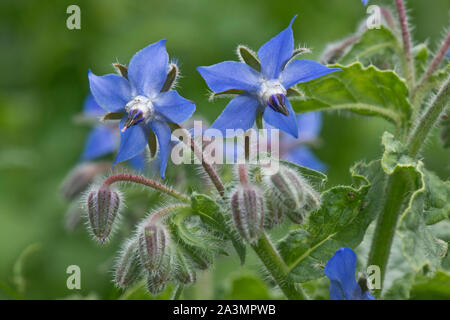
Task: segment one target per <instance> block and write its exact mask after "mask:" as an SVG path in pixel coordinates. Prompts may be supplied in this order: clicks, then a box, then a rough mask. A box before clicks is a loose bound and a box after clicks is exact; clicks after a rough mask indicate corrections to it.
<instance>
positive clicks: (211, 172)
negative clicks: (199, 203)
mask: <svg viewBox="0 0 450 320" xmlns="http://www.w3.org/2000/svg"><path fill="white" fill-rule="evenodd" d="M176 126H177V128H178V129H181V130H183V142H184V143H186V144H187V145H189V146H190V148H191V150H192V151H193V152H194V156H195V157H196V158H197V159H198V160H199V161H200V162H201V164H202V167H203V169H204V170H205V172H206V174H207V175H208V176H209V178H210V179H211V181H212V183H213V184H214V186H215V187H216V189H217V191H218V192H219V194H220V196H222V197H223V196H224V194H225V187H224V186H223V183H222V180H221V179H220V177H219V175H218V174H217V172H216V170H215V169H214V168H213V166H212V165H211V164H209V163H208V162H207V161H206V160H205V157H204V156H203V151H202V149H200V148H199V146H198V145H197V143H196V142H195V140H194V138H193V137H192V136H191V134H190V133H189V131H187V130H186V129H184V128H183V127H181V126H180V125H178V124H176ZM188 141H189V142H188Z"/></svg>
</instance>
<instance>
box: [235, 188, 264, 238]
mask: <svg viewBox="0 0 450 320" xmlns="http://www.w3.org/2000/svg"><path fill="white" fill-rule="evenodd" d="M231 212H232V214H233V221H234V224H235V226H236V229H237V230H238V232H239V234H240V235H241V236H242V238H244V239H245V240H247V241H249V242H255V241H257V240H258V238H259V236H260V234H261V232H262V231H263V227H264V226H263V223H264V200H263V197H262V196H261V193H260V192H259V190H258V189H256V188H255V187H253V186H251V185H240V186H239V187H238V189H237V190H236V191H235V192H234V194H233V195H232V196H231Z"/></svg>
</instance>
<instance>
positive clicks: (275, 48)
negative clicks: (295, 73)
mask: <svg viewBox="0 0 450 320" xmlns="http://www.w3.org/2000/svg"><path fill="white" fill-rule="evenodd" d="M295 18H297V16H295V17H294V18H292V20H291V23H289V26H288V27H287V28H286V29H284V30H283V31H281V32H280V33H279V34H278V35H276V36H275V37H273V38H272V39H270V40H269V41H268V42H266V43H265V44H264V45H263V46H262V47H261V48H260V49H259V50H258V57H259V60H260V61H261V72H262V74H263V75H264V76H265V77H266V78H267V79H269V80H270V79H277V78H278V76H279V75H280V72H281V71H282V70H283V68H284V66H285V65H286V63H287V62H288V61H289V59H290V58H291V57H292V52H293V51H294V35H293V33H292V23H293V22H294V20H295Z"/></svg>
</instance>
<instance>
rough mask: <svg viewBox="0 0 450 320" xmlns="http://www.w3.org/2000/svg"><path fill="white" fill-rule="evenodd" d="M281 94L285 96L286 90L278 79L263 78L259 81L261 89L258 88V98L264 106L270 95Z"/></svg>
mask: <svg viewBox="0 0 450 320" xmlns="http://www.w3.org/2000/svg"><path fill="white" fill-rule="evenodd" d="M277 94H281V95H283V96H286V94H287V91H286V89H285V88H284V87H283V85H282V84H281V83H280V81H278V80H264V81H263V82H262V83H261V89H260V90H259V98H260V99H261V102H262V104H263V105H264V106H267V102H268V101H269V99H270V97H272V96H274V95H277Z"/></svg>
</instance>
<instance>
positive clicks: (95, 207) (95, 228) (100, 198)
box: [87, 187, 121, 243]
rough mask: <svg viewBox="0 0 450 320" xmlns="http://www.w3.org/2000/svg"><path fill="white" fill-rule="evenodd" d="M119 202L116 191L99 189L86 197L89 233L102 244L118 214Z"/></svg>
mask: <svg viewBox="0 0 450 320" xmlns="http://www.w3.org/2000/svg"><path fill="white" fill-rule="evenodd" d="M120 204H121V200H120V195H119V193H118V192H117V191H114V190H111V189H110V188H109V187H100V189H98V190H94V191H91V192H90V193H89V194H88V196H87V208H88V217H89V224H90V227H91V231H92V233H93V234H94V236H95V237H96V238H98V239H99V240H100V241H101V242H102V243H103V242H104V241H105V240H106V239H107V238H108V236H109V235H110V234H111V231H112V229H113V226H114V221H115V220H116V217H117V214H118V212H119V208H120Z"/></svg>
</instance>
